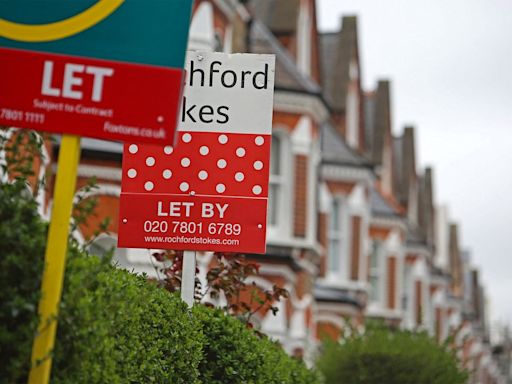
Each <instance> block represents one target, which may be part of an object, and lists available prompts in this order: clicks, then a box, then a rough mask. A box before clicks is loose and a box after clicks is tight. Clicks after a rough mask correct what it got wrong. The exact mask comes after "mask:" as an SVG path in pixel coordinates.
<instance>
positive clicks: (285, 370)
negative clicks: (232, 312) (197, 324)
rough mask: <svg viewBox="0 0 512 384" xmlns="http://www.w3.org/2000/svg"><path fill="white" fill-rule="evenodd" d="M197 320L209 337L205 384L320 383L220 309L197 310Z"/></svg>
mask: <svg viewBox="0 0 512 384" xmlns="http://www.w3.org/2000/svg"><path fill="white" fill-rule="evenodd" d="M193 313H194V316H195V317H197V318H198V319H199V320H200V321H201V322H202V324H203V331H204V334H205V337H206V340H205V344H204V349H203V351H204V352H203V353H204V358H203V359H202V360H201V362H200V365H199V370H200V372H201V381H202V382H203V383H208V384H223V383H232V384H237V383H240V384H242V383H244V384H245V383H262V384H267V383H280V384H281V383H282V384H288V383H290V384H292V383H293V384H313V383H319V382H320V381H319V378H318V376H317V374H316V373H315V372H314V371H312V370H309V369H307V368H306V366H305V365H304V364H303V363H302V362H301V361H299V360H297V359H294V358H292V357H290V356H288V355H287V354H286V353H285V352H284V351H283V349H282V348H281V347H280V346H279V345H277V344H275V343H273V342H272V341H270V340H269V339H267V338H260V337H258V336H257V335H256V334H255V333H254V332H253V331H252V330H250V329H248V328H247V327H246V326H245V325H244V324H243V323H241V322H240V321H239V320H237V319H236V318H233V317H228V316H226V315H224V314H223V313H222V311H220V310H218V309H212V308H207V307H204V306H196V307H194V311H193Z"/></svg>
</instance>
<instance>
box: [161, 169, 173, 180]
mask: <svg viewBox="0 0 512 384" xmlns="http://www.w3.org/2000/svg"><path fill="white" fill-rule="evenodd" d="M162 176H163V177H164V179H170V178H171V176H172V171H171V170H170V169H166V170H164V171H163V172H162Z"/></svg>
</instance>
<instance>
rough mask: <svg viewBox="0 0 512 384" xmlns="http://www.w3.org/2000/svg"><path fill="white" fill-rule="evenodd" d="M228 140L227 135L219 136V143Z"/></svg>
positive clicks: (224, 142)
mask: <svg viewBox="0 0 512 384" xmlns="http://www.w3.org/2000/svg"><path fill="white" fill-rule="evenodd" d="M227 142H228V137H227V136H226V135H220V136H219V143H221V144H226V143H227Z"/></svg>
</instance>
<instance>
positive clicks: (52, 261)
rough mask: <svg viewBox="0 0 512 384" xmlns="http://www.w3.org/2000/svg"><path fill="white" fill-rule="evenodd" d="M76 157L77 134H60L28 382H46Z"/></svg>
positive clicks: (74, 180)
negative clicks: (37, 319)
mask: <svg viewBox="0 0 512 384" xmlns="http://www.w3.org/2000/svg"><path fill="white" fill-rule="evenodd" d="M79 160H80V137H78V136H71V135H64V137H63V138H62V143H61V148H60V151H59V162H58V166H57V176H56V180H55V192H54V200H55V204H54V206H53V210H52V219H51V221H50V227H49V229H48V240H47V243H46V252H45V256H44V259H45V269H44V272H43V280H42V286H41V293H42V296H41V300H40V302H39V308H38V309H39V311H38V312H39V318H40V319H41V320H40V324H39V328H38V330H37V337H36V338H35V339H34V345H33V347H32V358H31V361H32V369H31V370H30V374H29V379H28V382H29V383H30V384H38V383H48V382H49V380H50V371H51V364H52V359H51V357H50V353H51V351H52V350H53V346H54V343H55V334H56V332H57V321H56V320H55V319H54V316H56V314H57V313H58V307H59V302H60V297H61V294H62V283H63V280H64V270H65V266H66V255H67V251H68V236H69V218H70V216H71V210H72V208H73V197H74V196H75V187H76V173H77V169H78V162H79Z"/></svg>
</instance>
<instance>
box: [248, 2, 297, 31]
mask: <svg viewBox="0 0 512 384" xmlns="http://www.w3.org/2000/svg"><path fill="white" fill-rule="evenodd" d="M248 5H249V9H250V10H251V12H252V14H253V16H254V17H256V18H258V19H259V20H261V22H262V23H264V24H265V25H266V26H267V27H268V28H269V29H270V30H271V31H272V32H273V33H274V34H283V33H287V34H288V33H290V34H291V33H295V31H296V29H297V22H298V16H299V5H300V4H299V0H251V1H249V4H248Z"/></svg>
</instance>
